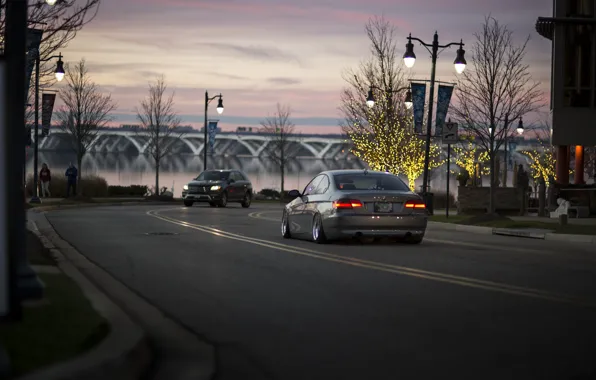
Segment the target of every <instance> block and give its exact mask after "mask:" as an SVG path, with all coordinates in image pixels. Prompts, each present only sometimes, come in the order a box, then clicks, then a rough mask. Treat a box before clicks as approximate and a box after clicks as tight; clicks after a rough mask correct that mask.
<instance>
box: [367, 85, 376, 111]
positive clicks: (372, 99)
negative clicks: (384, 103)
mask: <svg viewBox="0 0 596 380" xmlns="http://www.w3.org/2000/svg"><path fill="white" fill-rule="evenodd" d="M366 105H367V106H368V108H373V107H374V106H375V97H374V95H373V91H372V88H371V89H369V90H368V96H367V97H366Z"/></svg>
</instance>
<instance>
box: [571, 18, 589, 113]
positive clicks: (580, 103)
mask: <svg viewBox="0 0 596 380" xmlns="http://www.w3.org/2000/svg"><path fill="white" fill-rule="evenodd" d="M595 43H596V32H595V29H594V27H593V26H592V25H568V26H567V27H566V28H565V80H564V88H565V90H564V91H565V93H564V104H565V106H566V107H593V106H594V102H595V100H594V98H595V95H596V94H595V92H594V76H595V75H596V59H595V51H596V45H595Z"/></svg>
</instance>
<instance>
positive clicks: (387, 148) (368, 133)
mask: <svg viewBox="0 0 596 380" xmlns="http://www.w3.org/2000/svg"><path fill="white" fill-rule="evenodd" d="M379 109H384V107H379ZM375 112H376V113H375ZM368 119H369V120H368V124H369V125H368V126H366V127H363V126H361V125H360V124H358V123H355V124H354V129H353V131H352V132H350V133H349V134H348V136H349V137H350V139H351V140H352V144H353V148H352V153H353V154H354V155H355V156H357V157H359V158H360V159H361V160H363V161H364V162H366V163H367V164H368V166H369V167H370V168H371V169H372V170H378V171H388V172H390V173H392V174H395V175H398V174H403V175H405V176H407V177H408V185H409V187H410V189H411V190H415V184H414V181H415V180H416V179H418V178H419V177H420V176H421V175H422V173H423V172H424V150H425V147H426V142H425V141H424V140H423V139H421V138H420V137H418V135H416V134H415V133H414V131H413V130H412V127H411V125H412V117H411V116H409V115H406V116H402V117H399V118H398V117H394V118H391V120H389V118H387V117H386V116H385V114H384V113H383V112H382V111H374V110H371V111H370V113H369V115H368ZM440 155H441V149H440V147H439V146H437V145H435V144H433V145H431V148H430V158H431V160H430V168H431V169H432V168H436V167H439V166H441V165H442V164H443V161H442V160H441V159H440Z"/></svg>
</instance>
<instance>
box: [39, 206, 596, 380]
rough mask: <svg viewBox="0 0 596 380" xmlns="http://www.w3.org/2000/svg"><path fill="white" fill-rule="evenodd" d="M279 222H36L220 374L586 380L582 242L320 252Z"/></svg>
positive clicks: (592, 270) (593, 365)
mask: <svg viewBox="0 0 596 380" xmlns="http://www.w3.org/2000/svg"><path fill="white" fill-rule="evenodd" d="M151 210H153V211H151ZM280 216H281V211H280V209H279V207H277V208H276V207H275V206H271V205H259V204H255V205H253V207H252V208H250V209H243V208H240V207H239V206H235V205H231V206H230V207H229V208H226V209H219V208H209V207H203V206H195V207H192V208H184V207H154V208H153V209H152V208H148V207H144V206H130V207H105V208H89V209H79V210H64V211H57V212H52V213H49V214H48V219H49V220H50V222H51V223H52V224H53V225H54V227H55V228H56V230H57V231H58V233H59V234H60V235H61V236H62V237H63V238H65V239H66V240H68V241H69V242H70V243H71V244H72V245H73V246H75V247H76V248H78V249H79V251H80V252H81V253H83V254H84V255H86V256H87V257H88V258H90V259H91V260H92V261H94V262H95V263H97V264H99V265H100V266H102V267H103V268H104V269H106V270H108V271H109V272H111V273H112V274H113V275H114V276H115V277H116V278H118V279H119V280H121V281H123V282H124V283H125V284H127V285H128V286H129V287H131V288H132V289H134V290H136V291H137V292H138V293H140V294H142V295H143V296H144V297H145V298H147V299H148V300H149V301H151V302H152V303H153V304H155V305H156V306H158V307H159V308H161V309H162V310H164V311H165V312H166V313H168V314H169V315H171V316H172V317H173V318H175V319H176V320H178V321H179V322H181V323H183V324H185V325H186V326H188V327H189V328H191V329H192V330H194V331H195V332H197V333H198V334H200V335H202V336H204V337H206V338H207V339H208V340H210V341H211V342H214V343H215V344H216V346H217V348H218V355H219V363H218V368H219V375H218V378H219V379H226V380H227V379H254V380H258V379H291V380H293V379H301V380H304V379H309V380H313V379H326V380H328V379H343V380H346V379H359V380H361V379H375V380H380V379H398V378H399V379H437V378H441V379H444V378H457V379H524V380H527V379H559V380H560V379H578V380H579V379H596V360H595V359H594V358H595V357H596V355H595V354H596V249H595V248H594V246H589V245H567V244H557V243H553V242H545V241H538V240H528V239H523V238H511V237H502V236H486V235H472V234H464V233H457V232H453V231H445V230H439V229H436V228H432V227H431V228H429V230H428V231H427V236H426V240H425V241H424V242H423V244H421V245H419V246H411V245H401V244H395V243H393V244H388V243H376V244H361V243H353V242H352V243H339V244H331V245H316V244H314V243H311V242H307V241H296V240H285V239H282V238H281V234H280V228H279V219H280ZM152 232H159V233H175V235H147V233H152ZM579 376H583V377H579Z"/></svg>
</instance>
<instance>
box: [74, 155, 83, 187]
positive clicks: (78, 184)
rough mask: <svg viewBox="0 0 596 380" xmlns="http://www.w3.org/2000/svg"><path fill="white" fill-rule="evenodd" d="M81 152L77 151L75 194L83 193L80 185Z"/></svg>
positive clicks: (81, 173) (81, 170) (81, 169)
mask: <svg viewBox="0 0 596 380" xmlns="http://www.w3.org/2000/svg"><path fill="white" fill-rule="evenodd" d="M82 166H83V154H82V153H81V152H80V151H79V152H77V170H78V171H79V173H78V174H79V175H78V176H77V193H76V194H75V196H77V195H83V189H82V186H81V177H82V175H83V167H82Z"/></svg>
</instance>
